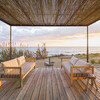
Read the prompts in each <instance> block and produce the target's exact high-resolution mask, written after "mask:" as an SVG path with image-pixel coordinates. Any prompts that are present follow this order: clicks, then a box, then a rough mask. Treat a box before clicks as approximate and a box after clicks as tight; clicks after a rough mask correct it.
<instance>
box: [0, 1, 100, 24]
mask: <svg viewBox="0 0 100 100" xmlns="http://www.w3.org/2000/svg"><path fill="white" fill-rule="evenodd" d="M0 20H2V21H4V22H6V23H8V24H10V25H13V26H38V25H39V26H42V25H43V26H44V25H47V26H48V25H52V26H57V25H59V26H60V25H61V26H87V25H90V24H91V23H93V22H95V21H97V20H100V0H0Z"/></svg>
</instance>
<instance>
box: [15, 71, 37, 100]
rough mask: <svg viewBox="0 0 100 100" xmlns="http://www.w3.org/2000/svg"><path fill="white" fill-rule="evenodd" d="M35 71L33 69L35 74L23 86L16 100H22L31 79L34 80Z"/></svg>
mask: <svg viewBox="0 0 100 100" xmlns="http://www.w3.org/2000/svg"><path fill="white" fill-rule="evenodd" d="M36 71H37V69H35V72H34V73H33V74H32V76H31V77H30V78H29V79H28V81H27V83H26V84H25V85H24V87H23V89H22V90H21V91H20V94H19V95H18V96H17V98H16V100H22V99H23V97H24V95H25V93H26V91H27V90H28V88H29V86H30V84H31V82H32V79H33V78H34V76H35V73H36Z"/></svg>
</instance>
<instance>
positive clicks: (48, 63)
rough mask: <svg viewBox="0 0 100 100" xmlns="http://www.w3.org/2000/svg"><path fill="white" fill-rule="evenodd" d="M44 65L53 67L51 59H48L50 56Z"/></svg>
mask: <svg viewBox="0 0 100 100" xmlns="http://www.w3.org/2000/svg"><path fill="white" fill-rule="evenodd" d="M44 65H45V66H47V67H50V66H52V67H53V65H54V62H51V61H50V57H49V61H48V62H45V63H44Z"/></svg>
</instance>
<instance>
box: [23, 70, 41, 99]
mask: <svg viewBox="0 0 100 100" xmlns="http://www.w3.org/2000/svg"><path fill="white" fill-rule="evenodd" d="M40 73H41V70H39V69H38V71H37V72H36V73H35V77H34V78H33V80H32V82H31V84H30V86H29V88H28V90H27V91H26V94H25V96H24V98H23V100H30V99H31V96H32V93H33V91H34V89H35V86H36V84H37V80H38V77H39V75H40Z"/></svg>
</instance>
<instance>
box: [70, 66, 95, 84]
mask: <svg viewBox="0 0 100 100" xmlns="http://www.w3.org/2000/svg"><path fill="white" fill-rule="evenodd" d="M75 68H91V69H92V74H94V67H93V66H91V67H90V66H71V71H70V72H71V85H73V80H79V79H80V80H81V79H86V77H85V76H78V77H77V76H74V73H73V69H75ZM91 83H93V82H91Z"/></svg>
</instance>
